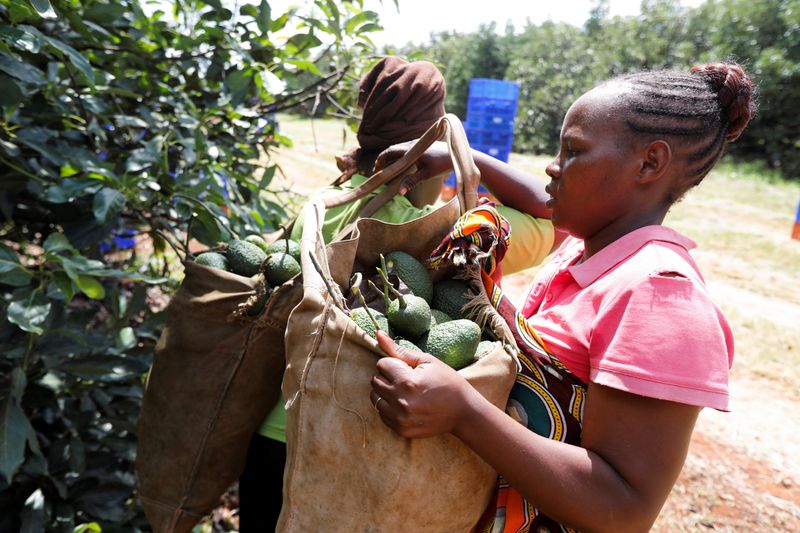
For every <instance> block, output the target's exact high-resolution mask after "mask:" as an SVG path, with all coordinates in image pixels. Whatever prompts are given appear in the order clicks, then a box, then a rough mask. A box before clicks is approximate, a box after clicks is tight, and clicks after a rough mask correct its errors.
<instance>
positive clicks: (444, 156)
mask: <svg viewBox="0 0 800 533" xmlns="http://www.w3.org/2000/svg"><path fill="white" fill-rule="evenodd" d="M416 143H417V141H408V142H404V143H400V144H395V145H393V146H390V147H389V148H387V149H386V150H384V151H383V152H381V153H380V154H378V157H377V159H376V160H375V172H377V171H379V170H381V169H384V168H386V167H388V166H389V165H391V164H392V163H394V162H395V161H397V160H398V159H400V158H401V157H403V156H404V155H405V154H406V153H407V152H408V151H409V150H410V149H411V147H412V146H414V145H415V144H416ZM415 165H416V170H415V171H414V172H412V173H410V174H408V175H407V176H406V177H405V178H403V185H402V189H401V191H400V194H405V193H406V192H408V191H410V190H411V189H413V188H414V187H415V186H416V185H418V184H419V183H422V182H423V181H425V180H427V179H430V178H434V177H436V176H440V175H442V174H444V173H445V172H448V171H450V170H452V168H453V162H452V160H451V159H450V152H449V151H448V149H447V144H446V143H444V142H441V141H437V142H434V143H433V144H432V145H431V146H430V147H429V148H428V149H427V150H425V153H423V154H422V155H421V156H420V157H419V159H417V161H416V163H415Z"/></svg>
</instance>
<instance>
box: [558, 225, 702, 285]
mask: <svg viewBox="0 0 800 533" xmlns="http://www.w3.org/2000/svg"><path fill="white" fill-rule="evenodd" d="M652 241H662V242H668V243H672V244H676V245H678V246H681V247H682V248H684V249H686V250H687V251H688V250H691V249H692V248H695V247H696V246H697V243H695V242H694V241H693V240H692V239H690V238H689V237H686V236H685V235H681V234H680V233H678V232H677V231H675V230H674V229H672V228H668V227H666V226H644V227H642V228H639V229H636V230H633V231H632V232H630V233H627V234H625V235H623V236H622V237H620V238H619V239H617V240H616V241H614V242H612V243H611V244H609V245H608V246H606V247H605V248H603V249H602V250H600V251H599V252H597V253H596V254H594V255H593V256H592V257H590V258H589V259H587V260H586V261H584V262H583V263H580V264H578V265H572V266H570V267H569V268H567V270H568V271H569V273H570V274H572V277H573V278H574V279H575V282H576V283H578V285H580V286H581V287H586V286H588V285H590V284H592V283H593V282H594V281H595V280H597V278H599V277H600V276H602V275H603V274H605V273H606V272H608V271H609V270H611V269H612V268H614V267H615V266H616V265H617V264H619V263H620V262H621V261H623V260H624V259H625V258H627V257H630V256H631V255H632V254H634V253H635V252H636V251H637V250H639V249H640V248H641V247H642V246H644V245H645V244H647V243H648V242H652ZM580 250H581V253H583V246H581V247H580Z"/></svg>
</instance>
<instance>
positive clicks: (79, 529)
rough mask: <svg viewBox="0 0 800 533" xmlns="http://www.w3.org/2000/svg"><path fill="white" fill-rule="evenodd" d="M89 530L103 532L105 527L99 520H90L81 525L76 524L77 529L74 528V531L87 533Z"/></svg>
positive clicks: (97, 532)
mask: <svg viewBox="0 0 800 533" xmlns="http://www.w3.org/2000/svg"><path fill="white" fill-rule="evenodd" d="M87 532H89V533H103V529H102V528H101V527H100V524H98V523H97V522H89V523H88V524H81V525H79V526H75V529H73V530H72V533H87Z"/></svg>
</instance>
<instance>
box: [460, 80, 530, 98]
mask: <svg viewBox="0 0 800 533" xmlns="http://www.w3.org/2000/svg"><path fill="white" fill-rule="evenodd" d="M469 96H470V98H493V99H496V100H514V101H516V100H517V97H518V96H519V85H518V84H516V83H515V82H513V81H505V80H492V79H488V78H472V80H470V82H469Z"/></svg>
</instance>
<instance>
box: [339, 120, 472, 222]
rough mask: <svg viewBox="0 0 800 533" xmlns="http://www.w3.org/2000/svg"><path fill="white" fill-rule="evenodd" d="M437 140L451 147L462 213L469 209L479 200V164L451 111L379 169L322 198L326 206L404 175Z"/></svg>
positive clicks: (350, 199) (364, 193)
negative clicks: (394, 159) (386, 165)
mask: <svg viewBox="0 0 800 533" xmlns="http://www.w3.org/2000/svg"><path fill="white" fill-rule="evenodd" d="M439 140H443V141H445V142H446V143H447V145H448V147H449V149H450V158H451V159H452V162H453V168H454V169H455V173H456V181H457V183H458V182H459V175H461V180H460V183H461V185H462V186H458V184H457V193H458V197H459V198H458V199H459V203H460V204H461V212H462V213H463V212H466V211H468V210H470V209H472V208H473V207H475V205H476V204H477V201H478V184H479V183H480V172H479V171H478V167H476V166H475V162H474V161H473V160H472V153H471V152H470V147H469V142H468V141H467V134H466V132H465V131H464V126H463V125H462V124H461V121H460V120H459V118H458V117H457V116H455V115H453V114H452V113H448V114H446V115H444V116H443V117H442V118H440V119H439V120H437V121H436V122H435V123H434V124H433V125H432V126H431V127H430V128H428V131H426V132H425V133H424V134H423V135H422V137H420V139H419V140H418V141H417V142H416V144H414V145H413V146H412V147H411V149H410V150H409V151H408V152H406V153H405V154H404V155H403V157H401V158H400V159H398V160H397V161H395V162H393V163H392V164H390V165H389V166H388V167H386V168H384V169H381V170H379V171H378V172H376V173H375V174H373V175H372V176H370V177H369V178H368V179H367V181H365V182H364V183H362V184H361V185H359V186H358V187H356V188H355V189H352V190H349V191H346V192H344V193H342V194H340V195H336V196H332V197H329V198H325V199H324V202H325V207H326V208H328V209H329V208H331V207H337V206H340V205H344V204H349V203H350V202H353V201H355V200H360V199H361V198H364V197H365V196H367V195H368V194H369V193H371V192H373V191H374V190H375V189H377V188H378V187H380V186H382V185H385V184H387V183H389V182H390V181H392V180H393V179H395V178H399V177H401V176H404V175H405V171H406V170H408V169H409V168H411V166H412V165H414V163H416V161H417V160H418V159H419V158H420V157H421V156H422V154H423V153H425V150H427V149H428V148H429V147H430V146H431V145H432V144H433V143H434V142H436V141H439ZM399 188H400V187H399V186H398V187H397V189H398V190H399ZM387 196H388V195H387ZM389 198H391V196H388V198H387V201H388V199H389ZM384 203H385V202H384ZM381 205H382V204H381ZM376 211H377V209H376ZM373 213H374V211H373ZM370 214H372V213H370Z"/></svg>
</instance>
